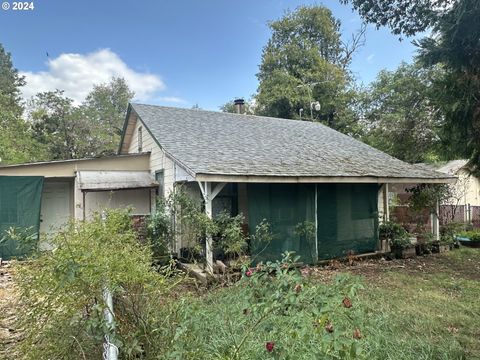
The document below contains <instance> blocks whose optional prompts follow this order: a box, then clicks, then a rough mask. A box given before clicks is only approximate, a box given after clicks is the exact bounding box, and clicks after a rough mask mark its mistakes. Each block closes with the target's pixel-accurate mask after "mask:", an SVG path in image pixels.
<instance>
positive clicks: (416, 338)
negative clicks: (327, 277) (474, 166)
mask: <svg viewBox="0 0 480 360" xmlns="http://www.w3.org/2000/svg"><path fill="white" fill-rule="evenodd" d="M479 257H480V251H478V250H476V249H461V250H457V251H453V252H450V253H447V254H443V255H441V256H438V257H436V258H434V259H429V261H430V264H431V266H429V267H428V269H427V270H426V271H425V270H421V271H420V270H418V269H417V268H416V267H415V266H416V265H412V266H411V267H410V268H409V265H407V266H406V267H405V268H398V269H393V270H390V271H386V272H383V271H382V270H381V267H380V266H379V269H378V274H376V275H375V276H372V274H370V276H369V277H368V278H364V279H363V280H360V281H362V282H363V283H364V286H365V288H364V290H362V291H361V292H360V294H359V296H358V297H357V298H354V300H353V308H352V309H353V311H352V312H347V313H345V312H342V313H341V314H339V313H336V312H335V313H334V312H332V313H330V315H331V319H332V320H333V322H334V324H335V326H338V327H339V328H341V329H342V331H343V333H342V336H344V337H348V336H349V334H350V333H351V332H352V331H353V329H354V328H356V327H358V328H359V329H360V330H361V334H362V338H361V339H359V340H358V346H359V347H360V348H361V351H360V355H358V358H367V359H396V360H398V359H412V360H413V359H415V360H419V359H449V360H450V359H480V282H479V277H480V274H479V273H478V266H479V265H480V260H479ZM349 281H356V280H355V279H354V278H352V279H350V280H349ZM306 289H309V290H307V291H317V292H318V297H324V296H326V294H329V293H330V295H328V296H331V293H332V291H333V292H334V291H339V288H336V287H335V285H332V284H322V283H318V282H317V283H315V281H314V280H312V281H311V282H309V283H307V285H306ZM245 291H246V289H245V288H243V287H242V286H234V287H231V288H226V289H219V290H216V291H213V292H212V293H210V294H208V295H206V296H205V297H201V298H196V297H192V296H185V297H183V299H182V302H181V303H179V304H178V303H177V305H176V307H175V308H176V309H177V310H176V311H177V316H176V320H175V321H179V323H178V327H177V328H176V329H175V332H176V333H175V334H170V336H169V337H170V338H171V339H172V343H171V344H169V345H168V346H171V347H172V348H175V347H177V351H178V352H176V351H173V352H169V354H168V356H167V358H168V357H170V358H175V356H179V355H180V354H181V357H182V358H189V359H194V358H198V359H201V358H219V359H222V358H223V359H227V358H230V357H229V355H228V354H231V353H232V352H231V351H230V350H231V347H232V346H234V344H235V343H237V344H238V341H239V339H241V338H242V337H243V335H244V334H243V333H242V331H244V330H245V329H246V328H247V327H246V326H245V321H246V320H245V318H246V316H248V315H245V312H246V311H247V312H248V309H249V307H250V306H251V305H252V304H249V303H248V302H247V299H248V297H246V296H245ZM340 291H341V290H340ZM342 296H344V295H343V294H340V297H342ZM340 297H339V299H337V300H336V301H332V302H330V303H331V304H340ZM316 306H318V304H316V303H311V304H305V306H304V307H303V308H302V309H300V310H298V309H297V311H295V312H293V313H291V314H289V317H285V316H272V317H271V318H270V319H269V321H268V322H266V323H265V324H263V325H262V326H259V327H258V328H256V329H255V332H254V333H252V334H250V335H249V336H247V339H246V348H247V349H248V351H246V352H244V354H245V356H246V357H245V358H249V359H268V358H275V357H274V354H270V353H267V352H266V351H265V349H264V344H265V343H266V342H267V341H275V344H276V351H277V352H276V356H277V357H276V358H278V359H313V358H315V353H317V354H320V349H319V346H321V344H320V342H321V341H320V339H322V338H324V337H332V336H334V335H332V334H329V333H327V332H326V331H325V329H324V326H318V325H315V324H314V320H315V318H314V317H312V313H314V308H315V307H316ZM340 307H341V306H340ZM334 308H335V306H334ZM246 309H247V310H246ZM337 310H338V308H336V310H334V311H337ZM343 310H344V309H343ZM180 319H183V320H180ZM171 330H172V329H171ZM349 331H350V333H349ZM339 341H342V340H341V339H339ZM322 353H323V354H325V352H322ZM336 356H337V355H335V354H333V353H332V354H331V357H328V356H327V357H325V356H324V355H323V356H322V357H321V358H337V357H336ZM242 358H243V357H242ZM338 358H341V357H338Z"/></svg>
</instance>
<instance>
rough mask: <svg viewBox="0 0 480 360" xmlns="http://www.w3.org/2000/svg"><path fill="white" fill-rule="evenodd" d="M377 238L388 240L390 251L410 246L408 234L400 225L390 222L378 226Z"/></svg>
mask: <svg viewBox="0 0 480 360" xmlns="http://www.w3.org/2000/svg"><path fill="white" fill-rule="evenodd" d="M379 237H380V238H381V239H387V240H389V242H390V246H391V247H392V249H406V248H409V247H411V246H412V244H411V242H410V239H409V235H408V232H407V231H406V230H405V229H404V228H403V227H402V226H401V225H400V224H397V223H395V222H392V221H388V222H385V223H383V224H380V226H379Z"/></svg>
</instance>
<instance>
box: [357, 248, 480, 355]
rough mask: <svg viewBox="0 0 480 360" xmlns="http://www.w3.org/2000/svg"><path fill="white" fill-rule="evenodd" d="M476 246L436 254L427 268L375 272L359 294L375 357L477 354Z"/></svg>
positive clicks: (479, 253) (479, 341)
mask: <svg viewBox="0 0 480 360" xmlns="http://www.w3.org/2000/svg"><path fill="white" fill-rule="evenodd" d="M479 257H480V251H478V250H476V249H462V250H458V251H453V252H450V253H447V254H444V255H442V256H441V257H438V258H437V259H436V261H438V262H439V263H438V266H435V267H434V270H433V271H427V272H414V273H408V272H405V270H404V269H399V270H395V271H390V272H388V273H386V274H383V275H379V277H378V280H377V281H374V280H372V281H370V283H369V284H368V285H367V286H366V289H365V291H364V292H362V294H361V296H360V302H361V307H362V308H363V309H364V314H365V316H366V318H367V319H368V325H369V327H368V328H369V329H373V330H371V331H372V332H371V333H370V334H368V335H367V336H368V348H369V350H370V351H371V352H372V355H374V358H377V359H480V301H479V298H480V282H479V277H480V274H479V273H478V266H479V264H480V260H479Z"/></svg>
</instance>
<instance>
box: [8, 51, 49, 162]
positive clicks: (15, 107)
mask: <svg viewBox="0 0 480 360" xmlns="http://www.w3.org/2000/svg"><path fill="white" fill-rule="evenodd" d="M23 85H25V80H24V78H23V77H22V76H20V75H19V74H18V70H17V69H16V68H14V67H13V63H12V59H11V55H10V54H9V53H8V52H6V51H5V49H4V48H3V46H2V45H1V44H0V163H2V164H11V163H22V162H28V161H35V160H43V159H45V157H46V156H47V154H46V151H45V149H44V148H43V147H42V146H40V144H39V143H38V142H37V141H36V140H35V139H33V137H32V132H31V129H30V126H29V124H28V123H27V122H25V121H24V120H23V119H22V114H23V104H22V102H21V98H20V88H21V87H22V86H23Z"/></svg>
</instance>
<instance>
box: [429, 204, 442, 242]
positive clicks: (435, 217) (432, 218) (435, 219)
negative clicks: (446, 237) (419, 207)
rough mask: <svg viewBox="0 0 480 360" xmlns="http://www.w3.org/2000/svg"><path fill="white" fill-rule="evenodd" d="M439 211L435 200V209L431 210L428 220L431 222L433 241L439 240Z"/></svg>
mask: <svg viewBox="0 0 480 360" xmlns="http://www.w3.org/2000/svg"><path fill="white" fill-rule="evenodd" d="M439 211H440V206H439V204H438V201H437V203H436V204H435V211H434V212H432V214H431V215H430V222H431V223H432V234H433V239H434V240H435V241H439V240H440V220H439V218H438V214H439Z"/></svg>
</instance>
